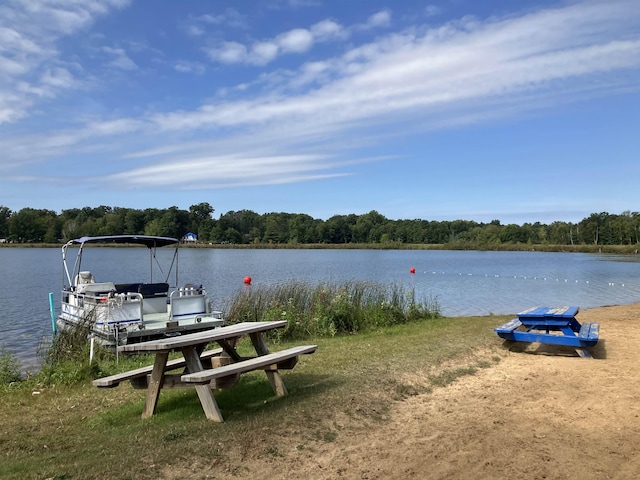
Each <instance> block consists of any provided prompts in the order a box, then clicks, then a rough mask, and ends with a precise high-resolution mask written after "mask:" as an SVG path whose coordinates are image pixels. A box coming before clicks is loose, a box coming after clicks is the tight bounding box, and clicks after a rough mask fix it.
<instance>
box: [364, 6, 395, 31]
mask: <svg viewBox="0 0 640 480" xmlns="http://www.w3.org/2000/svg"><path fill="white" fill-rule="evenodd" d="M390 24H391V12H389V11H388V10H381V11H380V12H377V13H374V14H373V15H371V16H370V17H369V19H368V20H367V26H368V27H372V28H374V27H388V26H389V25H390Z"/></svg>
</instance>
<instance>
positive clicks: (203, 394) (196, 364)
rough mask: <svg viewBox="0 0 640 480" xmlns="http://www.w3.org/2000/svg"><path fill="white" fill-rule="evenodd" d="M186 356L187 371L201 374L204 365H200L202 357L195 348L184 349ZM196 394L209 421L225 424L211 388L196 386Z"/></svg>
mask: <svg viewBox="0 0 640 480" xmlns="http://www.w3.org/2000/svg"><path fill="white" fill-rule="evenodd" d="M182 353H183V354H184V358H185V360H186V361H187V369H188V370H189V371H190V372H196V373H197V372H200V371H202V363H200V357H199V356H198V353H197V352H196V349H195V348H194V347H193V346H189V347H184V348H183V350H182ZM195 388H196V393H197V394H198V398H200V403H201V404H202V409H203V410H204V414H205V416H206V417H207V418H208V419H209V420H213V421H214V422H220V423H221V422H224V419H223V418H222V413H220V409H219V408H218V404H217V403H216V400H215V398H214V396H213V392H212V391H211V389H210V388H209V386H208V385H202V384H199V385H196V386H195Z"/></svg>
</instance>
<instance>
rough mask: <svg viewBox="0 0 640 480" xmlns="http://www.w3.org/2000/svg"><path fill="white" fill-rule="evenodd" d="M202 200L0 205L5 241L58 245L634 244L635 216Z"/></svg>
mask: <svg viewBox="0 0 640 480" xmlns="http://www.w3.org/2000/svg"><path fill="white" fill-rule="evenodd" d="M213 212H214V209H213V207H212V206H211V205H210V204H209V203H206V202H203V203H198V204H196V205H192V206H190V207H189V210H183V209H180V208H178V207H175V206H173V207H169V208H166V209H156V208H147V209H144V210H139V209H132V208H121V207H108V206H104V205H102V206H99V207H96V208H91V207H84V208H72V209H69V210H62V212H61V213H59V214H58V213H56V212H54V211H52V210H46V209H34V208H23V209H21V210H18V211H15V212H13V211H11V210H10V209H9V208H7V207H4V206H0V241H1V242H3V243H61V242H65V241H67V240H70V239H73V238H78V237H82V236H98V235H120V234H136V235H160V236H168V237H176V238H182V237H183V236H184V235H185V234H186V233H188V232H193V233H195V234H196V235H197V236H198V241H199V242H200V243H212V244H284V245H298V244H353V243H357V244H393V243H395V244H430V245H438V244H440V245H455V244H459V245H467V246H470V247H475V248H490V247H499V246H500V245H513V244H533V245H545V244H548V245H636V244H638V243H640V213H639V212H630V211H625V212H623V213H621V214H609V213H606V212H602V213H592V214H591V215H589V216H588V217H586V218H584V219H582V220H581V221H580V222H578V223H572V222H561V221H556V222H553V223H551V224H543V223H540V222H535V223H524V224H523V225H517V224H507V225H503V224H502V223H501V222H500V221H499V220H493V221H491V222H489V223H482V222H476V221H473V220H453V221H429V220H420V219H413V220H391V219H388V218H386V217H385V216H384V215H381V214H380V213H378V212H377V211H375V210H372V211H370V212H369V213H365V214H363V215H356V214H349V215H334V216H332V217H331V218H328V219H327V220H321V219H316V218H313V217H311V216H310V215H306V214H302V213H282V212H281V213H265V214H262V215H261V214H258V213H256V212H253V211H251V210H240V211H230V212H227V213H225V214H222V215H220V217H219V219H217V220H216V219H214V217H213Z"/></svg>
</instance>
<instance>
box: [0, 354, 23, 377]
mask: <svg viewBox="0 0 640 480" xmlns="http://www.w3.org/2000/svg"><path fill="white" fill-rule="evenodd" d="M20 380H22V373H21V372H20V360H19V359H18V357H16V356H15V355H13V354H12V353H11V352H10V351H9V350H7V349H6V348H5V347H4V346H2V347H1V348H0V385H8V384H10V383H13V382H19V381H20Z"/></svg>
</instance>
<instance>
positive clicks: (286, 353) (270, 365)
mask: <svg viewBox="0 0 640 480" xmlns="http://www.w3.org/2000/svg"><path fill="white" fill-rule="evenodd" d="M317 348H318V346H317V345H300V346H297V347H291V348H288V349H286V350H281V351H279V352H274V353H268V354H266V355H259V356H257V357H253V358H248V359H243V360H241V361H239V362H235V363H231V364H229V365H223V366H221V367H216V368H211V369H205V370H202V371H200V372H195V373H187V374H184V375H182V377H181V381H182V382H184V383H191V384H200V385H202V384H206V383H210V382H211V381H212V380H221V379H223V378H226V377H235V376H237V375H239V374H241V373H245V372H250V371H253V370H266V371H269V370H277V369H292V368H293V367H294V366H295V365H296V363H297V361H298V357H299V356H300V355H308V354H311V353H313V352H315V351H316V350H317Z"/></svg>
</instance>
